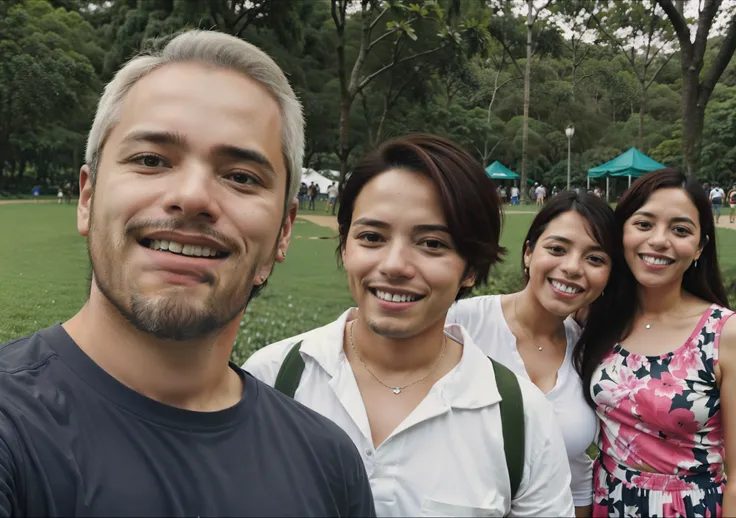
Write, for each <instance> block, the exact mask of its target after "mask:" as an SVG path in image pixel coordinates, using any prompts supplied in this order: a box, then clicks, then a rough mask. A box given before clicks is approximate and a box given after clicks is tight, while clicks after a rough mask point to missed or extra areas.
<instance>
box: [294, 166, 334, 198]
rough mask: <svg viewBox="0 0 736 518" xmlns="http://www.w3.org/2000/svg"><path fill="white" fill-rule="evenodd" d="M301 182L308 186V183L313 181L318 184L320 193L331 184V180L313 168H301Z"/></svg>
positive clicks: (325, 190) (324, 191) (325, 191)
mask: <svg viewBox="0 0 736 518" xmlns="http://www.w3.org/2000/svg"><path fill="white" fill-rule="evenodd" d="M302 182H304V183H306V184H307V186H309V184H310V183H312V182H314V183H316V184H317V185H319V192H320V193H325V194H326V193H327V188H328V187H329V186H330V185H332V182H333V181H332V180H330V179H329V178H325V177H324V176H322V175H321V174H319V173H318V172H317V171H315V170H314V169H306V168H302Z"/></svg>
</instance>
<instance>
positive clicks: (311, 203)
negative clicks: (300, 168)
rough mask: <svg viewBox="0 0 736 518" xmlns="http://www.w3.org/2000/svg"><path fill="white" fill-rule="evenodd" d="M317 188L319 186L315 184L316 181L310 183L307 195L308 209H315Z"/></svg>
mask: <svg viewBox="0 0 736 518" xmlns="http://www.w3.org/2000/svg"><path fill="white" fill-rule="evenodd" d="M316 190H317V187H316V185H314V182H312V183H310V184H309V187H307V197H308V198H309V206H308V207H307V210H314V199H315V198H316V197H317V193H316Z"/></svg>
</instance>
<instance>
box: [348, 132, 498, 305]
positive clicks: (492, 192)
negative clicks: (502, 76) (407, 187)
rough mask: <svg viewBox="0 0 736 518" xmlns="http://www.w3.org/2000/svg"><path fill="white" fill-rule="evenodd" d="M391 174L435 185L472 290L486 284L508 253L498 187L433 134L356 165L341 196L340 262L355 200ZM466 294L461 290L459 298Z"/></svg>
mask: <svg viewBox="0 0 736 518" xmlns="http://www.w3.org/2000/svg"><path fill="white" fill-rule="evenodd" d="M389 169H406V170H409V171H413V172H416V173H419V174H423V175H425V176H427V177H429V178H430V179H431V180H432V181H433V183H434V184H435V185H436V186H437V190H438V191H439V195H440V203H441V204H442V209H443V211H444V216H445V219H447V226H448V228H449V229H450V235H451V236H452V239H453V241H454V242H455V246H456V247H457V251H458V253H459V254H460V256H461V257H462V258H463V259H464V260H465V261H466V269H465V275H469V274H471V273H472V274H473V275H474V276H475V283H476V285H483V284H485V283H486V282H488V272H489V270H490V268H491V266H493V265H494V264H496V263H498V262H500V261H501V257H502V256H503V254H505V253H506V249H505V248H503V247H502V246H500V244H499V239H500V237H501V228H502V216H501V200H500V198H499V196H498V192H497V191H496V184H495V183H494V182H493V180H491V179H490V178H489V177H488V175H486V172H485V171H484V170H483V166H481V164H480V163H478V161H477V160H475V159H474V158H473V157H472V156H471V155H470V153H468V152H467V151H465V150H464V149H462V148H461V147H460V146H458V145H457V144H455V143H454V142H452V141H450V140H448V139H446V138H443V137H439V136H437V135H429V134H418V133H415V134H411V135H407V136H404V137H399V138H395V139H392V140H389V141H387V142H384V143H383V144H381V145H380V146H379V147H378V148H377V149H376V150H374V151H372V152H371V153H369V154H368V155H366V156H365V157H364V158H363V159H362V160H361V161H360V162H359V163H358V165H357V166H356V167H355V169H354V170H353V172H352V173H351V174H350V176H349V177H348V179H347V180H346V182H345V185H344V186H343V189H342V192H341V193H340V200H339V202H340V208H339V210H338V213H337V223H338V231H339V234H340V244H339V246H338V251H337V252H338V254H337V255H338V259H339V257H340V252H341V250H342V249H344V247H345V243H346V241H347V236H348V232H349V231H350V223H351V221H352V218H353V209H354V207H355V200H356V199H357V198H358V195H359V194H360V192H361V191H362V190H363V187H365V185H366V184H367V183H368V182H369V181H370V180H372V179H373V178H375V177H376V176H378V175H380V174H381V173H384V172H386V171H388V170H389ZM470 291H471V288H461V289H460V290H459V292H458V295H457V298H458V299H459V298H462V297H464V296H466V295H467V294H469V293H470Z"/></svg>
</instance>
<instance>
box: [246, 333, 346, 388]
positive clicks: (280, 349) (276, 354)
mask: <svg viewBox="0 0 736 518" xmlns="http://www.w3.org/2000/svg"><path fill="white" fill-rule="evenodd" d="M335 324H336V322H331V323H329V324H327V325H326V326H322V327H318V328H317V329H312V330H311V331H307V332H305V333H302V334H299V335H296V336H292V337H290V338H285V339H283V340H280V341H278V342H274V343H272V344H270V345H267V346H265V347H263V348H262V349H259V350H257V351H256V352H254V353H253V354H252V355H251V356H250V357H249V358H248V360H247V361H246V362H245V363H244V364H243V367H242V368H243V370H244V371H246V372H248V373H250V374H252V375H253V376H255V377H256V378H258V379H259V380H261V381H262V382H264V383H266V384H267V385H270V386H273V384H274V383H275V382H276V376H277V375H278V372H279V369H280V368H281V364H282V363H283V362H284V359H285V358H286V355H288V354H289V352H290V351H291V349H292V348H293V347H294V346H295V345H296V344H298V343H300V342H304V341H305V340H313V339H319V337H320V336H322V335H324V334H325V333H326V332H328V331H329V330H330V329H331V328H332V327H334V326H335Z"/></svg>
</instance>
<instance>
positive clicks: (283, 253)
mask: <svg viewBox="0 0 736 518" xmlns="http://www.w3.org/2000/svg"><path fill="white" fill-rule="evenodd" d="M281 258H282V259H286V252H284V251H283V250H282V251H281Z"/></svg>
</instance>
